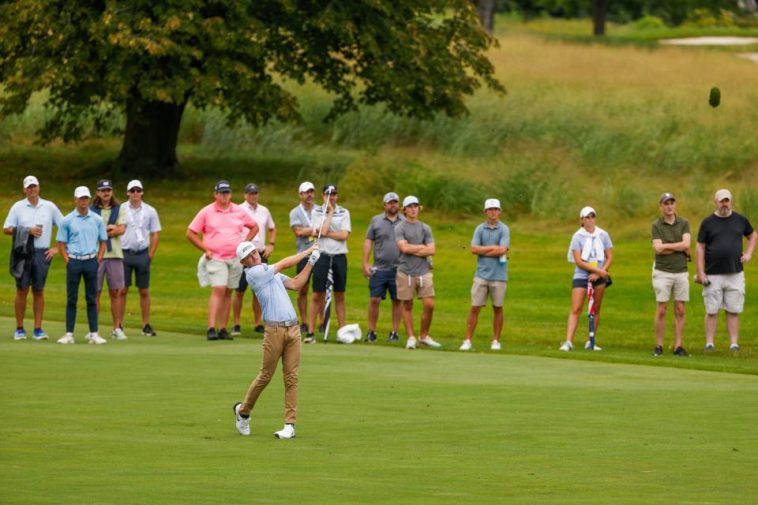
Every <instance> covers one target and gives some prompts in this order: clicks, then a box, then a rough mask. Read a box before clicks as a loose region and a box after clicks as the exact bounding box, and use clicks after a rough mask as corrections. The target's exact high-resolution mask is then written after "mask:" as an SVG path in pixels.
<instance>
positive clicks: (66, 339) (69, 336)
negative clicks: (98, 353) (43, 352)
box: [58, 333, 76, 344]
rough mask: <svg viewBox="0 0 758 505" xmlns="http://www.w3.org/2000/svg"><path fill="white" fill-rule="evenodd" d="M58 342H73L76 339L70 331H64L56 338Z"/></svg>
mask: <svg viewBox="0 0 758 505" xmlns="http://www.w3.org/2000/svg"><path fill="white" fill-rule="evenodd" d="M58 343H59V344H75V343H76V341H75V340H74V336H73V335H72V334H70V333H66V334H65V335H63V336H62V337H61V338H59V339H58Z"/></svg>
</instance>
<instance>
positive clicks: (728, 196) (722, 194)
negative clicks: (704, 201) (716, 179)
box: [716, 189, 732, 202]
mask: <svg viewBox="0 0 758 505" xmlns="http://www.w3.org/2000/svg"><path fill="white" fill-rule="evenodd" d="M721 200H729V201H730V202H731V201H732V192H731V191H729V190H728V189H720V190H718V191H716V201H717V202H720V201H721Z"/></svg>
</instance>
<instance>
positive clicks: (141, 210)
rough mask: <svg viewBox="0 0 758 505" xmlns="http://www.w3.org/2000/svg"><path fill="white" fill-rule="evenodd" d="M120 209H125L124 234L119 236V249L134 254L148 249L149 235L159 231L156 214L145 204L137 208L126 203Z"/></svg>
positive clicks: (159, 225)
mask: <svg viewBox="0 0 758 505" xmlns="http://www.w3.org/2000/svg"><path fill="white" fill-rule="evenodd" d="M121 208H122V209H123V208H126V232H125V233H124V234H123V235H121V247H122V248H123V249H129V250H130V251H135V252H136V251H142V250H144V249H147V248H148V247H150V235H152V234H153V233H158V232H159V231H161V221H160V219H158V212H157V211H156V210H155V208H154V207H153V206H152V205H148V204H146V203H145V202H142V203H141V204H140V206H139V207H132V205H131V203H129V202H127V203H124V204H122V205H121Z"/></svg>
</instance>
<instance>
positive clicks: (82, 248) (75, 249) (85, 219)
mask: <svg viewBox="0 0 758 505" xmlns="http://www.w3.org/2000/svg"><path fill="white" fill-rule="evenodd" d="M55 240H57V241H58V242H65V244H66V252H68V254H69V256H87V255H90V254H96V253H97V249H98V247H99V246H100V241H101V240H108V235H107V234H106V233H105V223H104V222H103V218H101V217H100V216H98V215H97V214H95V213H94V212H92V211H91V210H90V211H88V212H87V214H86V215H84V216H83V215H81V214H79V211H78V210H76V209H74V210H73V211H71V213H69V214H68V215H66V217H64V218H63V222H62V223H61V226H60V227H59V228H58V236H57V237H55Z"/></svg>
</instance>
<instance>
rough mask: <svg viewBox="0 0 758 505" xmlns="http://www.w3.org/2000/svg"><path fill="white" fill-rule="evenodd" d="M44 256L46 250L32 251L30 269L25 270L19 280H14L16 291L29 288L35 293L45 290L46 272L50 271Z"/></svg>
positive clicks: (48, 263)
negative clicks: (32, 256)
mask: <svg viewBox="0 0 758 505" xmlns="http://www.w3.org/2000/svg"><path fill="white" fill-rule="evenodd" d="M45 254H47V249H34V258H33V259H32V268H27V269H25V270H24V274H23V275H22V276H21V278H20V279H16V288H17V289H26V288H28V287H29V286H31V287H32V289H33V290H35V291H40V290H43V289H45V282H47V272H49V271H50V262H49V261H48V260H47V258H45Z"/></svg>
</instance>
